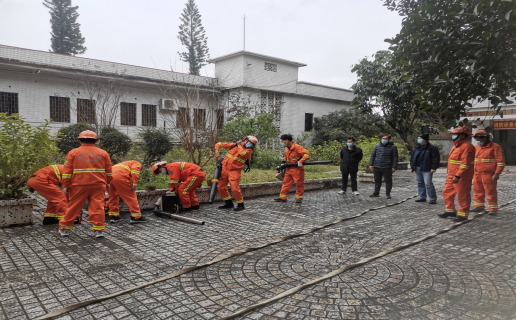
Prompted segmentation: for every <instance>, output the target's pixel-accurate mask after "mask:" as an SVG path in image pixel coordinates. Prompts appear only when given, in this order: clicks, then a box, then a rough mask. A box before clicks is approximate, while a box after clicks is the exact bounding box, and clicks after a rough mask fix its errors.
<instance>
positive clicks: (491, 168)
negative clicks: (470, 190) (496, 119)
mask: <svg viewBox="0 0 517 321" xmlns="http://www.w3.org/2000/svg"><path fill="white" fill-rule="evenodd" d="M474 139H475V140H476V156H475V158H474V209H473V210H472V212H483V211H484V210H485V194H486V198H487V201H488V211H489V213H488V214H491V215H494V214H497V211H498V209H499V205H498V204H497V180H498V179H499V174H501V173H502V172H503V170H504V167H505V165H506V164H505V157H504V153H503V148H502V147H501V146H500V145H498V144H496V143H494V142H493V141H491V139H492V134H488V133H487V132H486V131H484V130H478V131H476V134H475V135H474Z"/></svg>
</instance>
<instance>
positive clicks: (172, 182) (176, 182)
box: [170, 180, 178, 184]
mask: <svg viewBox="0 0 517 321" xmlns="http://www.w3.org/2000/svg"><path fill="white" fill-rule="evenodd" d="M170 183H171V184H178V181H173V180H171V181H170Z"/></svg>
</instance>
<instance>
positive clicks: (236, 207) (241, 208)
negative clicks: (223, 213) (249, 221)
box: [233, 203, 244, 212]
mask: <svg viewBox="0 0 517 321" xmlns="http://www.w3.org/2000/svg"><path fill="white" fill-rule="evenodd" d="M243 209H244V203H237V206H235V207H234V208H233V210H234V211H235V212H238V211H242V210H243Z"/></svg>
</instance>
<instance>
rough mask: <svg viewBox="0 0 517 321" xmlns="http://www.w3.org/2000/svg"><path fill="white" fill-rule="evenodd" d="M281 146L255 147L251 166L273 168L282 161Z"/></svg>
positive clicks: (254, 167)
mask: <svg viewBox="0 0 517 321" xmlns="http://www.w3.org/2000/svg"><path fill="white" fill-rule="evenodd" d="M283 154H284V153H283V148H282V149H281V150H274V149H262V148H260V147H257V148H255V152H254V153H253V161H252V163H251V168H252V170H253V169H271V170H273V169H275V167H277V166H278V165H280V164H281V163H282V156H283Z"/></svg>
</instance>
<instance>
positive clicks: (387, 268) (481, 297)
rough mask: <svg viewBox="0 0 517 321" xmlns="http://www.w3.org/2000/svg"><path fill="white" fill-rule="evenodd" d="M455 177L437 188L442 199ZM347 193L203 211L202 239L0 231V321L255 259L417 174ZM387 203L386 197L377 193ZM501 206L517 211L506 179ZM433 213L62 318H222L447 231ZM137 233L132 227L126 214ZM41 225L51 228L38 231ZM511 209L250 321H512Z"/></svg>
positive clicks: (394, 218) (166, 230) (169, 227)
mask: <svg viewBox="0 0 517 321" xmlns="http://www.w3.org/2000/svg"><path fill="white" fill-rule="evenodd" d="M444 180H445V174H444V173H443V172H442V171H440V172H439V173H437V174H436V176H435V185H436V186H437V189H438V190H440V191H441V188H442V187H443V184H444ZM372 188H373V186H372V185H371V184H360V185H359V190H360V192H361V195H360V196H353V195H348V194H347V195H345V196H341V195H337V193H336V192H337V190H325V191H316V192H307V193H306V194H305V199H304V203H303V204H301V205H299V204H295V203H294V197H292V196H290V201H289V202H288V203H274V202H272V198H273V197H264V198H259V199H253V200H246V202H245V204H246V207H247V210H246V211H242V212H239V213H238V214H235V213H234V212H233V211H226V210H219V209H217V205H219V204H213V205H205V206H203V207H202V210H200V211H197V212H195V213H194V214H192V216H193V217H196V218H200V219H203V220H205V221H206V222H207V223H206V225H204V226H199V225H194V224H189V223H184V222H179V221H174V220H167V219H162V218H157V217H154V216H153V215H152V214H150V213H148V214H147V217H148V218H149V220H150V222H149V223H146V224H140V225H129V224H126V223H117V224H110V225H109V226H108V228H107V232H106V233H107V237H105V238H104V239H100V240H99V239H94V238H93V237H92V236H91V232H90V229H91V226H90V224H88V223H85V224H83V225H81V226H76V227H75V228H74V229H73V230H72V232H71V236H70V237H68V238H61V237H60V236H59V235H58V232H57V227H56V226H42V225H40V223H39V222H38V223H37V224H36V225H33V226H27V227H16V228H4V229H0V319H32V318H36V317H38V316H41V315H44V314H46V313H48V312H51V311H53V310H55V309H58V308H61V307H63V306H66V305H69V304H72V303H76V302H79V301H84V300H88V299H92V298H96V297H100V296H104V295H107V294H110V293H113V292H117V291H120V290H124V289H127V288H130V287H133V286H136V285H139V284H142V283H145V282H149V281H151V280H154V279H156V278H159V277H162V276H165V275H167V274H169V273H171V272H173V271H176V270H178V269H181V268H184V267H189V266H194V265H200V264H203V263H206V262H208V261H210V260H212V259H214V258H216V257H218V256H220V255H224V254H227V253H230V252H232V251H236V250H239V249H242V248H247V247H251V246H257V245H260V244H264V243H268V242H269V241H271V240H273V239H275V238H278V237H281V236H286V235H289V234H293V233H297V232H301V231H304V230H307V229H310V228H313V227H316V226H319V225H321V224H323V223H328V222H331V221H333V220H335V219H337V218H341V217H351V216H355V215H356V214H358V213H359V212H362V211H364V210H365V209H368V208H372V207H376V206H380V205H383V204H389V203H393V202H396V201H399V200H402V199H404V198H406V197H408V196H413V195H415V194H416V184H415V182H414V179H413V178H412V176H411V175H410V173H408V172H397V173H396V175H395V184H394V190H393V192H392V196H393V199H391V200H387V199H385V198H384V197H382V198H374V199H371V198H369V197H368V195H369V194H371V191H372ZM381 192H382V191H381ZM499 193H500V194H499V195H500V204H504V203H506V202H509V201H512V200H514V199H515V173H504V174H503V175H502V176H501V180H500V184H499ZM439 194H440V197H439V200H438V203H439V204H437V205H430V204H427V203H424V204H422V203H415V202H414V200H413V199H411V200H409V201H407V202H404V203H402V204H399V205H396V206H392V207H387V208H384V209H381V210H376V211H371V212H368V213H367V214H365V215H364V216H362V217H359V218H354V219H352V220H348V221H345V222H342V223H339V224H337V225H334V226H332V227H328V228H325V229H323V230H320V231H317V232H314V233H311V234H307V235H304V236H301V237H298V238H294V239H291V240H288V241H285V242H281V243H279V244H276V245H272V246H269V247H265V248H263V249H260V250H256V251H253V252H250V253H246V254H242V255H238V256H236V257H233V258H230V259H227V260H224V261H222V262H219V263H216V264H214V265H211V266H209V267H207V268H202V269H199V270H196V271H193V272H191V273H188V274H184V275H182V276H180V277H177V278H174V279H170V280H168V281H164V282H161V283H158V284H155V285H152V286H148V287H145V288H143V289H140V290H136V291H132V292H130V293H128V294H125V295H121V296H119V297H116V298H113V299H109V300H106V301H103V302H101V303H97V304H92V305H89V306H86V307H84V308H79V309H77V310H74V311H72V312H70V313H67V314H65V315H62V316H60V317H59V318H61V319H217V318H220V317H222V316H225V315H228V314H230V313H232V312H234V311H237V310H238V309H240V308H242V307H247V306H250V305H252V304H254V303H257V302H259V301H261V300H263V299H266V298H271V297H273V296H275V295H277V294H278V293H281V292H283V291H285V290H287V289H290V288H292V287H295V286H298V285H301V284H303V283H306V282H308V281H310V280H313V279H315V278H317V277H320V276H322V275H324V274H326V273H328V272H330V271H332V270H335V269H337V268H339V267H341V266H344V265H347V264H351V263H354V262H357V261H359V260H360V259H362V258H365V257H369V256H372V255H374V254H377V253H379V252H381V251H383V250H385V249H389V248H392V247H394V246H397V245H401V244H404V243H406V242H408V241H414V240H416V239H418V238H420V237H422V236H425V235H427V234H429V233H432V232H436V231H438V230H440V229H442V228H444V227H446V226H448V225H450V224H451V222H450V221H449V220H446V219H440V218H438V217H437V216H436V214H439V213H442V212H443V211H444V207H443V201H442V199H441V193H439ZM124 218H125V220H126V221H128V220H129V214H125V216H124ZM39 220H40V221H41V218H39ZM515 224H516V222H515V203H512V204H511V205H509V206H507V207H504V208H502V209H501V210H500V212H499V214H498V215H496V216H488V215H484V216H482V217H480V218H477V219H476V220H474V221H472V222H470V223H468V224H464V225H462V226H460V227H458V228H457V229H454V230H452V231H450V232H448V233H445V234H441V235H439V236H437V237H435V238H433V239H431V240H428V241H425V242H423V243H420V244H418V245H416V246H413V247H410V248H407V249H405V250H403V251H399V252H395V253H392V254H389V255H387V256H384V257H382V258H380V259H377V260H374V261H372V262H370V263H367V264H365V265H362V266H360V267H357V268H354V269H352V270H349V271H347V272H345V273H342V274H340V275H338V276H336V277H334V278H332V279H329V280H327V281H324V282H320V283H319V284H317V285H315V286H312V287H309V288H306V289H304V290H302V291H300V292H298V293H295V294H293V295H291V296H289V297H286V298H283V299H280V300H278V301H276V302H274V303H272V304H269V305H267V306H265V307H263V308H259V309H257V310H254V311H252V312H250V313H248V314H246V315H244V316H241V317H242V318H246V319H320V318H321V319H515Z"/></svg>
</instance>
